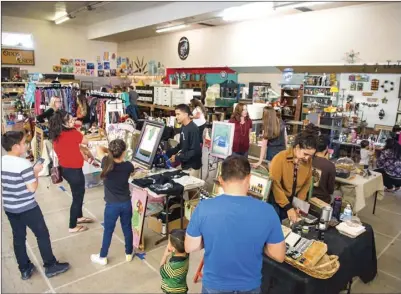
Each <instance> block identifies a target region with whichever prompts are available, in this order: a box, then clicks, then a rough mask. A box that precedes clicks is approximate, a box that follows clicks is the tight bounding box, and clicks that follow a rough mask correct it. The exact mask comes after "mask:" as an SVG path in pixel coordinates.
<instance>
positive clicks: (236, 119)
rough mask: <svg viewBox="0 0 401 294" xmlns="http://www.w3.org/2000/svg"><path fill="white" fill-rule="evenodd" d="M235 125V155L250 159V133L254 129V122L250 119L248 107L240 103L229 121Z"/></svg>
mask: <svg viewBox="0 0 401 294" xmlns="http://www.w3.org/2000/svg"><path fill="white" fill-rule="evenodd" d="M229 122H230V123H233V124H235V130H234V142H233V153H234V154H238V155H242V156H245V157H248V150H249V131H250V130H251V129H252V120H251V119H250V118H249V115H248V111H247V109H246V105H245V104H243V103H238V104H237V106H235V109H234V113H233V114H232V116H231V119H230V120H229Z"/></svg>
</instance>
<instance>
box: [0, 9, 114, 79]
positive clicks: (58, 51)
mask: <svg viewBox="0 0 401 294" xmlns="http://www.w3.org/2000/svg"><path fill="white" fill-rule="evenodd" d="M1 21H2V27H1V30H2V31H3V32H13V33H29V34H32V35H33V41H34V46H35V48H34V50H35V66H24V67H21V68H22V69H27V70H28V71H29V72H40V73H52V71H53V68H52V67H53V65H60V58H80V59H85V60H86V62H96V56H101V57H103V52H105V51H106V52H107V51H108V52H115V53H116V52H117V44H116V43H108V42H99V41H90V40H88V38H87V31H86V28H85V27H66V26H62V25H61V26H60V25H55V24H54V23H52V22H48V21H40V20H33V19H26V18H15V17H6V16H2V18H1Z"/></svg>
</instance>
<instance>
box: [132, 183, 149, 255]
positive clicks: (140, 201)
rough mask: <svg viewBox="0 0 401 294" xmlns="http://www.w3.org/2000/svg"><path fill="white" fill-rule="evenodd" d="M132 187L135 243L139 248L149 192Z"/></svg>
mask: <svg viewBox="0 0 401 294" xmlns="http://www.w3.org/2000/svg"><path fill="white" fill-rule="evenodd" d="M131 189H132V191H131V195H132V198H131V203H132V233H133V245H134V247H135V248H139V245H140V244H141V239H142V233H143V225H144V223H145V215H146V207H147V204H148V193H147V192H146V191H145V190H143V189H140V188H137V187H132V188H131Z"/></svg>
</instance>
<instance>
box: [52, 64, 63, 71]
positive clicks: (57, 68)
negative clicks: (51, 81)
mask: <svg viewBox="0 0 401 294" xmlns="http://www.w3.org/2000/svg"><path fill="white" fill-rule="evenodd" d="M53 72H61V65H53Z"/></svg>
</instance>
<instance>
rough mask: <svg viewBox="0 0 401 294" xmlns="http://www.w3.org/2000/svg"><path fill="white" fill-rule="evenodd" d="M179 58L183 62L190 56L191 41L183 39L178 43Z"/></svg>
mask: <svg viewBox="0 0 401 294" xmlns="http://www.w3.org/2000/svg"><path fill="white" fill-rule="evenodd" d="M178 56H179V57H180V59H181V60H185V59H187V58H188V56H189V40H188V39H187V38H186V37H182V38H181V39H180V41H179V42H178Z"/></svg>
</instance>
